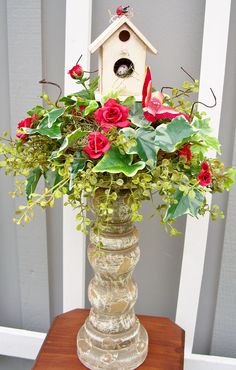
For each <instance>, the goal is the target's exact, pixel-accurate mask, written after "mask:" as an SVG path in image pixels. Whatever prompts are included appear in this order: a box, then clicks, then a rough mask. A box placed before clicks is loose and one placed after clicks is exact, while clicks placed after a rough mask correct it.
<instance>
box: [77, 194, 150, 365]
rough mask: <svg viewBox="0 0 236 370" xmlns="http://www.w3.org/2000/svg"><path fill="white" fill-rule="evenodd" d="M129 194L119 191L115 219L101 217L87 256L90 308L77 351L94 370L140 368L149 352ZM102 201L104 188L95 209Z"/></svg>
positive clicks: (82, 359) (135, 231)
mask: <svg viewBox="0 0 236 370" xmlns="http://www.w3.org/2000/svg"><path fill="white" fill-rule="evenodd" d="M128 196H129V191H128V190H123V191H120V192H119V194H118V198H117V200H116V201H115V202H114V203H113V215H112V219H111V221H109V223H105V222H104V223H103V222H102V220H101V230H100V237H98V235H97V234H95V232H94V230H93V229H92V230H91V233H90V245H89V248H88V258H89V261H90V263H91V265H92V267H93V269H94V272H95V276H94V278H93V279H92V280H91V282H90V284H89V290H88V296H89V301H90V302H91V305H92V308H91V310H90V313H89V317H88V318H87V320H86V321H85V323H84V325H83V326H82V327H81V329H80V330H79V333H78V337H77V350H78V357H79V359H80V361H81V362H82V363H83V364H84V365H85V366H86V367H87V368H89V369H91V370H97V369H107V370H108V369H109V370H113V369H117V370H126V369H129V370H131V369H136V368H137V367H138V366H139V365H141V364H142V363H143V361H144V360H145V358H146V356H147V350H148V336H147V332H146V330H145V329H144V327H143V326H142V325H141V324H140V322H139V320H138V319H137V317H136V316H135V313H134V304H135V302H136V299H137V295H138V291H137V285H136V283H135V282H134V281H133V279H132V272H133V270H134V268H135V266H136V264H137V262H138V260H139V256H140V249H139V246H138V233H137V229H136V227H135V226H134V224H133V222H132V221H131V210H130V207H129V206H128V205H127V199H128ZM102 200H103V201H104V190H99V191H97V193H96V196H95V198H94V200H93V205H94V209H95V210H96V208H97V205H98V204H99V202H101V201H102ZM95 213H96V212H95ZM100 241H102V244H103V247H102V248H100V249H99V248H98V244H99V242H100Z"/></svg>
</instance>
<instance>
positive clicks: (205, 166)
mask: <svg viewBox="0 0 236 370" xmlns="http://www.w3.org/2000/svg"><path fill="white" fill-rule="evenodd" d="M201 167H202V169H203V170H204V171H209V170H210V166H209V164H208V163H207V162H202V164H201Z"/></svg>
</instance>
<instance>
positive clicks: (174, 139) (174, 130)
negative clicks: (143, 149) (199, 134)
mask: <svg viewBox="0 0 236 370" xmlns="http://www.w3.org/2000/svg"><path fill="white" fill-rule="evenodd" d="M193 134H194V130H193V128H192V126H191V125H190V124H189V122H188V121H187V120H186V119H185V118H184V117H183V116H179V117H176V118H174V119H172V121H171V122H170V123H167V124H162V125H160V126H158V127H157V128H156V138H155V144H156V146H157V147H158V148H160V149H162V150H163V151H165V152H167V153H169V152H173V151H174V150H175V149H176V148H177V146H180V145H181V143H182V142H183V141H184V140H186V139H188V138H191V136H192V135H193Z"/></svg>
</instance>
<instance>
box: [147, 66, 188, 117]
mask: <svg viewBox="0 0 236 370" xmlns="http://www.w3.org/2000/svg"><path fill="white" fill-rule="evenodd" d="M163 101H164V95H163V94H162V93H161V92H159V91H155V92H154V93H153V95H152V76H151V72H150V68H149V67H148V68H147V73H146V77H145V80H144V84H143V91H142V106H143V112H144V113H143V114H144V117H145V118H146V119H147V120H148V121H149V122H155V121H156V120H158V119H165V118H167V119H173V118H175V117H177V116H180V115H183V116H184V117H185V118H186V119H187V120H188V121H189V116H188V115H187V114H185V113H183V112H179V111H177V110H175V109H173V108H170V107H168V106H166V105H163Z"/></svg>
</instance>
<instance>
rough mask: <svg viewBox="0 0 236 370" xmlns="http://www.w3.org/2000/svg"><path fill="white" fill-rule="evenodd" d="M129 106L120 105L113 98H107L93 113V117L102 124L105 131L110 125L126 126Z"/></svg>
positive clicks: (128, 122)
mask: <svg viewBox="0 0 236 370" xmlns="http://www.w3.org/2000/svg"><path fill="white" fill-rule="evenodd" d="M128 115H129V107H126V106H124V105H120V104H119V103H117V101H116V100H115V99H108V100H107V102H106V103H105V104H104V106H103V107H102V108H99V109H97V110H96V112H95V113H94V116H95V119H96V121H97V122H98V123H100V125H101V126H102V128H103V130H104V131H105V132H107V131H109V130H110V128H111V127H113V126H116V127H128V126H130V121H128V119H127V118H128Z"/></svg>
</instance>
